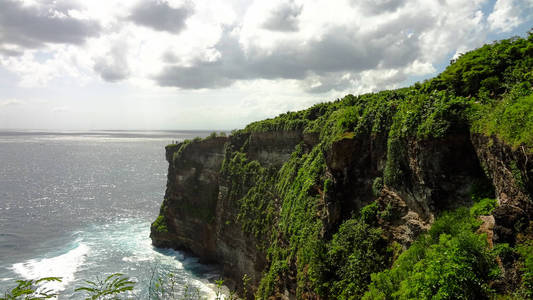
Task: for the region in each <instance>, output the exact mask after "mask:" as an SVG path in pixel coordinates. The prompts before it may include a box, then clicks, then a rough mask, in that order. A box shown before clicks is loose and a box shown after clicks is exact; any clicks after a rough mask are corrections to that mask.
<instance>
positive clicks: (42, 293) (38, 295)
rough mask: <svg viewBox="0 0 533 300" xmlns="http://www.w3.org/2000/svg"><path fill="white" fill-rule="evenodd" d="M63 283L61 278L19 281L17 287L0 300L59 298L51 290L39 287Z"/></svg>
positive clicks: (5, 293)
mask: <svg viewBox="0 0 533 300" xmlns="http://www.w3.org/2000/svg"><path fill="white" fill-rule="evenodd" d="M54 281H55V282H61V278H59V277H45V278H41V279H35V280H33V279H29V280H17V286H16V287H14V288H12V289H11V290H8V291H6V292H4V295H3V297H0V300H15V299H24V300H37V299H50V298H54V297H57V296H58V294H57V293H54V292H53V291H52V290H50V289H45V288H43V287H39V286H40V285H42V284H43V283H46V282H54Z"/></svg>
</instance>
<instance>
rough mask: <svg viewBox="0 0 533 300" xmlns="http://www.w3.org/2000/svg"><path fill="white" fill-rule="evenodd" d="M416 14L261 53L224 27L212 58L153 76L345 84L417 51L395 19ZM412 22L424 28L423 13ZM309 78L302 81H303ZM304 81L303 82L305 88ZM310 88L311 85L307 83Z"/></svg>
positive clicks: (189, 82) (170, 80)
mask: <svg viewBox="0 0 533 300" xmlns="http://www.w3.org/2000/svg"><path fill="white" fill-rule="evenodd" d="M409 18H415V17H413V16H411V15H399V16H398V17H397V19H393V20H391V21H390V22H389V24H387V25H388V27H387V29H384V28H379V29H376V30H372V31H368V32H360V31H357V30H354V29H353V28H350V27H347V26H344V25H338V26H331V27H330V28H329V29H328V30H327V31H325V32H323V33H322V34H321V35H320V36H319V37H316V38H311V39H308V40H304V41H301V40H298V39H294V40H285V41H284V42H283V43H281V42H280V43H276V44H274V45H273V46H272V48H271V49H268V51H265V50H264V49H263V48H262V47H261V45H259V44H254V43H251V44H249V45H248V47H247V49H244V46H243V45H242V43H240V40H239V38H240V36H239V32H238V28H233V29H232V28H229V29H227V30H225V32H224V33H223V36H222V37H221V38H220V41H219V43H218V44H216V45H215V46H214V48H215V49H216V51H218V52H219V53H220V55H219V59H218V60H216V61H195V62H193V63H192V64H191V65H189V66H180V65H170V66H167V67H166V68H164V69H163V70H162V71H161V72H160V73H159V74H158V75H157V76H155V80H156V82H157V83H158V84H160V85H162V86H175V87H179V88H183V89H199V88H219V87H224V86H229V85H231V84H232V83H234V82H235V81H237V80H255V79H271V80H276V79H296V80H306V81H307V82H311V81H313V79H314V81H317V79H320V78H321V80H320V82H321V84H320V87H317V86H315V87H311V88H308V89H307V90H308V91H310V92H324V91H327V90H331V89H340V88H345V87H347V86H348V85H349V83H353V81H352V80H347V79H346V78H347V77H344V79H342V80H338V79H336V78H339V77H343V76H344V75H345V74H344V73H349V76H348V77H349V78H354V77H356V74H357V73H358V72H362V71H365V70H370V69H375V68H378V69H389V68H394V67H397V68H400V67H407V66H409V65H410V64H411V63H412V62H414V61H415V60H416V59H417V58H418V56H419V54H420V51H421V45H420V43H419V41H418V39H417V37H416V36H409V35H408V34H406V33H405V26H399V25H401V24H397V23H398V22H400V20H404V23H406V24H409V21H405V19H409ZM410 22H411V23H416V24H418V25H417V26H419V27H423V26H425V25H426V24H429V23H430V22H431V19H428V18H427V17H425V16H420V17H416V20H411V21H410ZM310 78H311V79H312V80H307V79H310ZM305 85H306V84H304V86H305ZM311 86H312V85H311Z"/></svg>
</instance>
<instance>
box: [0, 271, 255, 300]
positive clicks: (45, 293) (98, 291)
mask: <svg viewBox="0 0 533 300" xmlns="http://www.w3.org/2000/svg"><path fill="white" fill-rule="evenodd" d="M53 281H59V282H61V278H58V277H47V278H41V279H37V280H17V283H18V285H17V286H16V287H14V288H12V289H10V290H7V291H5V292H4V293H3V296H1V297H0V300H22V299H24V300H41V299H51V298H57V297H61V294H58V293H53V292H52V291H50V290H47V289H43V288H42V286H41V285H42V284H45V283H47V282H53ZM245 282H246V281H245ZM135 285H136V282H135V281H132V280H130V278H129V277H128V276H125V275H124V274H121V273H113V274H111V275H109V276H106V277H104V278H97V279H96V280H94V281H89V280H85V285H83V286H80V287H78V288H76V289H75V290H74V291H75V292H76V293H78V294H76V299H78V298H80V299H85V300H104V299H114V300H120V299H150V300H163V299H164V300H171V299H180V300H181V299H183V300H185V299H187V300H207V298H204V297H202V296H201V294H200V290H199V289H198V288H195V287H192V286H190V285H189V284H186V285H184V286H178V282H177V280H176V277H175V276H174V274H172V273H165V272H163V273H162V274H159V271H158V270H156V269H153V270H152V277H151V279H150V282H149V286H148V295H146V296H142V297H141V296H139V295H138V294H136V292H135V291H134V288H135ZM215 285H216V288H215V290H214V292H215V298H214V299H215V300H222V299H227V300H236V299H238V298H237V297H236V296H235V293H234V292H230V293H229V294H228V295H225V294H224V293H223V285H224V281H223V280H221V279H220V280H215ZM82 293H83V294H85V295H84V296H82V295H81V294H82Z"/></svg>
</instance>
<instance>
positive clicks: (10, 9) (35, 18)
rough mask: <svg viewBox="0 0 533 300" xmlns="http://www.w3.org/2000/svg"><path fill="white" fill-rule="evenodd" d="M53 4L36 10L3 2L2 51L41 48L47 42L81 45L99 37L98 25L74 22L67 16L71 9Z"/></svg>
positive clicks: (0, 20) (0, 14)
mask: <svg viewBox="0 0 533 300" xmlns="http://www.w3.org/2000/svg"><path fill="white" fill-rule="evenodd" d="M54 3H55V2H54ZM54 3H52V4H54ZM61 3H63V2H61ZM52 4H51V3H48V4H45V5H42V6H39V7H36V6H23V5H22V3H21V2H18V1H12V0H2V1H0V48H2V46H1V45H2V44H14V45H18V46H20V47H23V48H38V47H41V46H42V45H43V44H45V43H64V44H82V43H83V42H84V41H85V40H86V39H87V38H88V37H92V36H96V35H98V34H99V32H100V26H99V24H98V23H97V22H94V21H88V20H78V19H74V18H72V17H70V16H69V15H68V14H67V13H66V11H67V10H68V9H69V8H70V6H68V5H65V4H61V5H57V7H54V6H53V5H52ZM3 51H4V52H5V51H8V50H6V49H4V50H3Z"/></svg>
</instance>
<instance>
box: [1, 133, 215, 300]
mask: <svg viewBox="0 0 533 300" xmlns="http://www.w3.org/2000/svg"><path fill="white" fill-rule="evenodd" d="M208 134H209V132H204V131H150V132H148V131H90V132H74V131H68V132H38V131H2V132H0V295H3V292H4V291H6V290H7V289H9V288H12V287H14V286H15V285H16V282H15V280H17V279H36V278H42V277H49V276H56V277H61V278H62V281H61V282H53V283H48V284H47V285H46V286H45V287H46V288H50V289H53V290H54V291H56V292H59V294H60V296H59V299H80V298H83V296H84V294H83V293H81V292H75V291H74V289H75V288H77V287H80V286H82V285H84V280H93V281H94V280H100V279H102V278H104V277H105V276H107V275H110V274H112V273H117V272H120V273H123V274H124V275H126V276H129V277H130V278H131V279H132V280H133V281H135V282H136V284H135V289H134V291H133V292H132V293H131V294H130V296H131V297H133V298H137V299H146V298H148V291H149V289H150V286H151V284H150V282H152V286H153V282H154V279H155V278H168V276H169V274H171V275H170V276H172V278H173V279H172V281H173V283H174V289H175V290H176V293H177V295H181V297H183V296H184V295H185V294H186V293H191V291H194V292H195V293H200V295H201V296H202V297H205V298H213V297H214V295H215V289H216V288H215V285H214V284H213V281H214V280H216V279H218V277H219V274H218V273H217V268H216V266H208V265H202V264H199V263H198V260H197V259H195V258H194V257H191V256H188V255H186V254H184V253H181V252H179V251H174V250H171V249H157V248H154V247H153V246H152V245H151V240H150V238H149V234H150V223H151V222H152V221H154V220H155V218H156V217H157V215H158V212H159V206H160V204H161V202H162V200H163V196H164V193H165V187H166V175H167V169H168V163H167V162H166V161H165V149H164V146H165V145H166V144H169V143H171V141H176V140H178V141H181V140H184V139H190V138H194V137H196V136H200V137H205V136H207V135H208Z"/></svg>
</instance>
